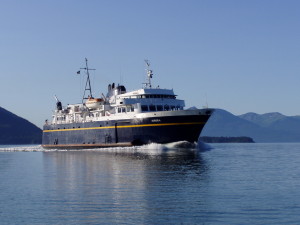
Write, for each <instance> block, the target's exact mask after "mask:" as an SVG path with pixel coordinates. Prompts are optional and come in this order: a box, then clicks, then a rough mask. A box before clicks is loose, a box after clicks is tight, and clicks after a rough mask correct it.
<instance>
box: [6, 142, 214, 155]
mask: <svg viewBox="0 0 300 225" xmlns="http://www.w3.org/2000/svg"><path fill="white" fill-rule="evenodd" d="M211 148H212V147H211V146H210V145H208V144H206V143H204V142H198V143H190V142H187V141H178V142H172V143H167V144H158V143H150V144H146V145H142V146H132V147H113V148H96V149H95V148H93V149H82V150H75V149H74V150H65V149H50V150H48V149H47V150H46V149H44V148H43V147H42V146H41V145H2V146H0V151H1V152H51V151H101V152H113V153H129V154H133V153H143V154H149V155H159V154H172V153H176V152H183V151H189V152H201V151H207V150H210V149H211Z"/></svg>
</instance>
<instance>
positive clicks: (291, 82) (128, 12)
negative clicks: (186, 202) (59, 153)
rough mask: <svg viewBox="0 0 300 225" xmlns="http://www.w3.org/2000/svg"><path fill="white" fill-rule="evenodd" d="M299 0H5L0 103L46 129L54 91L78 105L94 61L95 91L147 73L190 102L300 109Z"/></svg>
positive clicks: (135, 81)
mask: <svg viewBox="0 0 300 225" xmlns="http://www.w3.org/2000/svg"><path fill="white" fill-rule="evenodd" d="M299 8H300V2H299V1H291V0H289V1H277V0H266V1H260V0H254V1H237V0H236V1H223V0H222V1H221V0H220V1H201V0H195V1H193V0H189V1H176V0H165V1H158V0H153V1H140V0H139V1H138V0H128V1H126V0H123V1H92V0H91V1H70V0H66V1H57V0H54V1H32V0H28V1H16V0H9V1H8V0H3V1H1V3H0V25H1V35H0V49H1V51H0V62H1V73H0V78H1V82H0V94H1V100H0V107H3V108H5V109H7V110H9V111H11V112H13V113H15V114H17V115H18V116H21V117H23V118H26V119H27V120H29V121H31V122H33V123H34V124H36V125H37V126H39V127H42V125H43V123H44V121H45V119H50V118H51V114H52V110H53V109H54V107H55V99H54V97H53V96H54V95H57V96H58V98H59V99H60V100H61V101H62V103H63V104H64V105H66V104H68V103H70V104H71V103H79V102H81V98H82V95H83V88H84V79H85V76H84V75H83V74H82V75H77V74H76V72H77V71H78V70H79V68H80V67H84V58H85V57H87V58H88V60H89V66H90V68H95V69H96V70H95V71H94V72H91V81H92V88H93V93H94V95H95V96H96V97H97V96H100V94H101V93H104V94H106V91H107V85H108V84H109V83H112V82H115V83H123V84H124V85H125V86H126V87H127V90H133V89H135V88H140V87H141V83H142V82H144V79H145V65H144V59H149V60H150V62H151V66H152V69H153V71H154V77H153V85H154V86H157V85H159V86H160V87H161V88H174V91H175V93H176V94H177V95H178V98H180V99H185V100H186V105H187V107H190V106H196V107H199V108H201V107H203V106H204V105H208V106H209V107H213V108H222V109H225V110H228V111H230V112H232V113H233V114H243V113H247V112H256V113H267V112H280V113H283V114H285V115H299V114H300V107H299V102H300V97H299V96H300V95H299V83H300V41H299V40H300V30H299V27H300V14H299Z"/></svg>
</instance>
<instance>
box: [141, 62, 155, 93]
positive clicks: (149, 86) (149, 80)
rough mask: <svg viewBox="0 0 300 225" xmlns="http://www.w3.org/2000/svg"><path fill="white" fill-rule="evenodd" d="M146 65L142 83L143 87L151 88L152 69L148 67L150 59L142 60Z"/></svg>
mask: <svg viewBox="0 0 300 225" xmlns="http://www.w3.org/2000/svg"><path fill="white" fill-rule="evenodd" d="M144 61H145V63H146V65H147V69H146V73H147V77H146V83H143V84H144V86H145V88H151V87H152V85H151V78H152V77H153V71H152V70H151V69H150V61H149V60H148V59H145V60H144Z"/></svg>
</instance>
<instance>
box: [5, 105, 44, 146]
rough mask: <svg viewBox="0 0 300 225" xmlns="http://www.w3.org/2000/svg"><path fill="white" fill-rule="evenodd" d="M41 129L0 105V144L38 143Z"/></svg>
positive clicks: (40, 141)
mask: <svg viewBox="0 0 300 225" xmlns="http://www.w3.org/2000/svg"><path fill="white" fill-rule="evenodd" d="M40 143H42V130H41V129H40V128H38V127H37V126H35V125H34V124H32V123H30V122H29V121H27V120H25V119H23V118H21V117H19V116H17V115H15V114H13V113H11V112H9V111H7V110H6V109H3V108H1V107H0V144H1V145H6V144H40Z"/></svg>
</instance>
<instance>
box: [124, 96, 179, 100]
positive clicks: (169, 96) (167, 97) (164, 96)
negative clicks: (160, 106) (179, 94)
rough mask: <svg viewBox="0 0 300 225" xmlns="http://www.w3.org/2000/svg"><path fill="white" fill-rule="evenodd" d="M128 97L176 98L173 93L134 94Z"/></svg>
mask: <svg viewBox="0 0 300 225" xmlns="http://www.w3.org/2000/svg"><path fill="white" fill-rule="evenodd" d="M129 98H167V99H176V96H175V95H136V96H130V97H129Z"/></svg>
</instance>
